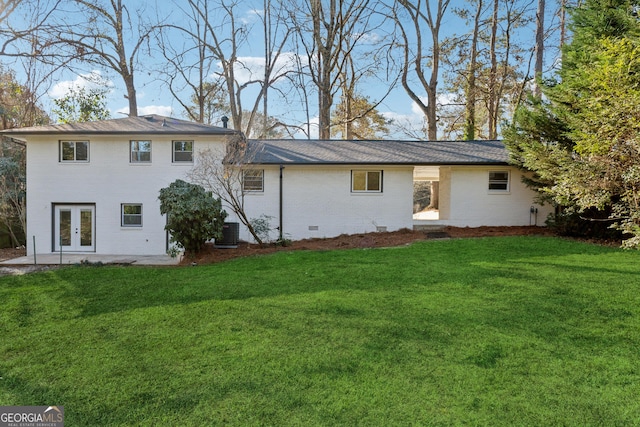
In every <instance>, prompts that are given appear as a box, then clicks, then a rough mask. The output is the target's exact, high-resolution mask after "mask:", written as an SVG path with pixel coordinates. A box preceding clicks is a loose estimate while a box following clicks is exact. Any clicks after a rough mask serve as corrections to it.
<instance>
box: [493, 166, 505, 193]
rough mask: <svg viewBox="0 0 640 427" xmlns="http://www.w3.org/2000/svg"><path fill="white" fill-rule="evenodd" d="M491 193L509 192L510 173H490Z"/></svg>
mask: <svg viewBox="0 0 640 427" xmlns="http://www.w3.org/2000/svg"><path fill="white" fill-rule="evenodd" d="M489 191H490V192H496V193H504V192H508V191H509V171H489Z"/></svg>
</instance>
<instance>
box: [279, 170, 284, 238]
mask: <svg viewBox="0 0 640 427" xmlns="http://www.w3.org/2000/svg"><path fill="white" fill-rule="evenodd" d="M283 170H284V166H283V165H280V206H279V208H280V212H279V217H280V225H279V227H278V230H279V231H280V237H279V240H280V242H282V241H284V233H283V232H282V181H283V179H282V175H283V174H282V171H283Z"/></svg>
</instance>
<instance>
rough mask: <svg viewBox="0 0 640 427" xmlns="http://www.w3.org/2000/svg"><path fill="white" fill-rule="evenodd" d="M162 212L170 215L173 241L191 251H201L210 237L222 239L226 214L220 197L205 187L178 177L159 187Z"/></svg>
mask: <svg viewBox="0 0 640 427" xmlns="http://www.w3.org/2000/svg"><path fill="white" fill-rule="evenodd" d="M159 199H160V213H161V214H167V225H166V226H165V227H164V228H165V230H167V231H168V232H169V233H171V240H172V241H173V242H176V243H177V244H178V245H179V246H181V247H183V248H184V249H185V250H187V251H190V252H198V251H199V250H200V249H201V248H202V246H203V245H204V244H205V242H206V241H207V240H210V239H220V238H221V237H222V226H223V224H224V219H225V218H226V217H227V213H226V212H225V211H224V210H222V202H221V201H220V199H216V198H214V197H213V194H212V193H211V192H210V191H206V190H205V189H204V188H203V187H201V186H199V185H196V184H191V183H188V182H185V181H183V180H180V179H178V180H176V181H175V182H173V183H171V185H169V187H167V188H163V189H161V190H160V196H159Z"/></svg>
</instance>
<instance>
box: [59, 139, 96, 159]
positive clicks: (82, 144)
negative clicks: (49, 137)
mask: <svg viewBox="0 0 640 427" xmlns="http://www.w3.org/2000/svg"><path fill="white" fill-rule="evenodd" d="M60 161H61V162H88V161H89V141H60Z"/></svg>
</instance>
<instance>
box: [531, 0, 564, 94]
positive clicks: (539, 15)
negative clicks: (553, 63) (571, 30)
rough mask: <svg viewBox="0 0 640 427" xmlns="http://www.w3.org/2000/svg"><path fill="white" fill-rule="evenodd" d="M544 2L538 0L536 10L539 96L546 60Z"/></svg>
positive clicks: (536, 66)
mask: <svg viewBox="0 0 640 427" xmlns="http://www.w3.org/2000/svg"><path fill="white" fill-rule="evenodd" d="M544 2H545V0H538V11H537V12H536V47H535V50H536V63H535V67H534V72H535V78H536V79H535V82H534V87H533V94H534V95H535V96H536V97H538V98H539V97H541V96H542V91H541V89H540V85H539V84H538V81H539V79H540V78H541V77H542V67H543V60H544V9H545V4H544ZM562 37H564V35H562V36H561V38H562Z"/></svg>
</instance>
